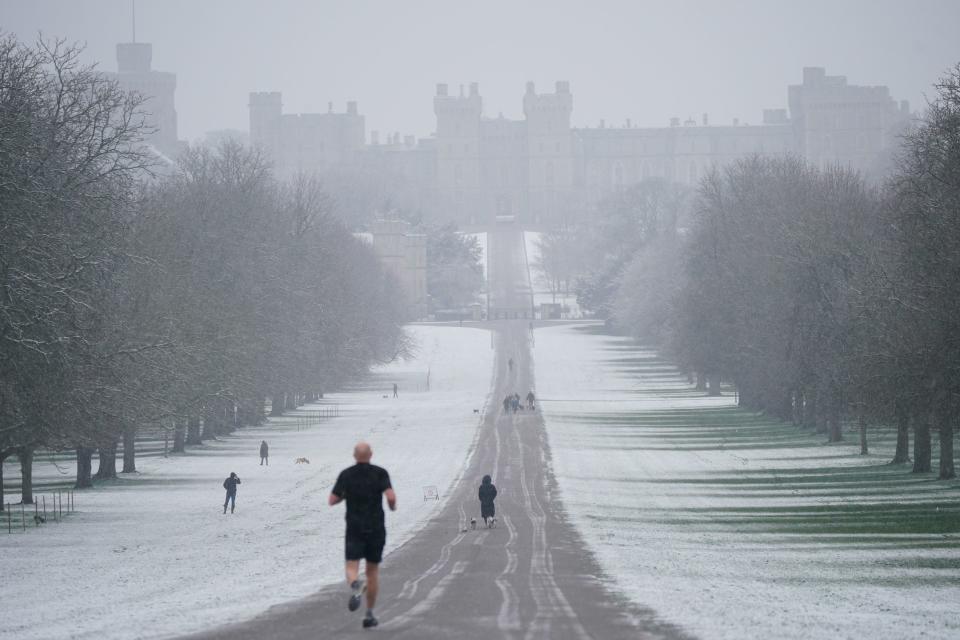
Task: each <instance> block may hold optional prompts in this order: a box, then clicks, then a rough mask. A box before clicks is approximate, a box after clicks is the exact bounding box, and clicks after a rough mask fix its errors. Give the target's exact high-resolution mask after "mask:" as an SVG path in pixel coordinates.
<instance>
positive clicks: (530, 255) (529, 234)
mask: <svg viewBox="0 0 960 640" xmlns="http://www.w3.org/2000/svg"><path fill="white" fill-rule="evenodd" d="M523 243H524V247H525V248H526V251H527V265H528V266H529V269H530V283H531V285H532V287H533V304H534V305H535V306H537V307H538V308H539V306H540V305H541V304H543V303H545V302H546V303H554V302H555V303H559V304H562V305H563V306H564V307H566V308H567V311H566V312H565V315H564V317H567V318H582V317H583V313H582V311H581V310H580V305H579V304H577V296H576V295H574V294H573V292H570V293H569V294H567V295H564V294H563V293H562V292H561V293H557V294H556V295H554V294H552V293H551V292H550V285H549V284H548V283H547V282H545V281H544V279H543V277H542V276H541V274H540V272H539V271H538V270H537V268H536V267H535V266H534V265H536V264H537V263H538V262H539V261H540V244H539V243H540V232H539V231H524V232H523Z"/></svg>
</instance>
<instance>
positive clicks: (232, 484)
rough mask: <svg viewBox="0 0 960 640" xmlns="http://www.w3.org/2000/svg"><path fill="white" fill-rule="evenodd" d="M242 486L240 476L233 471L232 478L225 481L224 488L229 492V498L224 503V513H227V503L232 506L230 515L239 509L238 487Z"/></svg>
mask: <svg viewBox="0 0 960 640" xmlns="http://www.w3.org/2000/svg"><path fill="white" fill-rule="evenodd" d="M238 484H240V476H238V475H237V474H236V473H234V472H233V471H231V472H230V477H229V478H227V479H226V480H224V481H223V488H224V489H226V490H227V497H226V498H225V499H224V501H223V512H224V513H226V512H227V503H229V504H230V513H233V510H234V509H235V508H236V507H237V485H238Z"/></svg>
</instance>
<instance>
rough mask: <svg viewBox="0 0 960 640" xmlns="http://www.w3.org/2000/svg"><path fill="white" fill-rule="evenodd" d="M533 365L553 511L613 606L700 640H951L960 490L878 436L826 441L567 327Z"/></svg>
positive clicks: (959, 626)
mask: <svg viewBox="0 0 960 640" xmlns="http://www.w3.org/2000/svg"><path fill="white" fill-rule="evenodd" d="M534 360H535V371H536V379H537V395H538V398H539V399H540V406H541V408H542V410H543V412H544V415H545V418H546V423H547V430H548V433H549V439H550V447H551V451H552V458H553V466H554V470H555V473H556V475H557V482H558V485H559V490H560V493H561V497H562V499H563V503H564V506H565V508H566V510H567V511H568V513H569V515H570V517H571V519H572V521H573V522H574V524H575V525H576V526H577V528H578V530H579V531H580V532H581V534H582V535H583V537H584V539H585V540H586V542H587V544H588V546H589V547H590V548H591V549H592V550H593V551H594V553H595V554H596V555H597V557H598V559H599V561H600V563H601V565H602V567H603V568H604V570H605V573H606V574H607V576H608V577H609V578H610V579H611V580H612V581H613V583H614V586H615V588H617V589H618V590H619V591H621V592H622V593H624V594H625V595H626V596H627V597H628V598H630V599H631V600H633V601H635V602H637V603H639V604H642V605H646V606H648V607H650V608H652V609H653V610H655V611H656V612H657V614H658V615H659V616H660V617H661V618H662V619H663V620H665V621H667V622H670V623H673V624H675V625H677V626H679V627H682V628H684V629H686V630H687V631H689V632H691V633H693V634H694V635H696V636H698V637H701V638H704V639H714V638H716V639H724V640H726V639H730V640H742V639H743V638H787V639H797V640H811V639H819V638H831V639H833V638H871V639H872V640H883V639H887V638H889V639H891V640H892V639H894V638H897V639H899V638H903V637H906V636H911V637H926V638H944V639H946V638H958V637H960V616H958V615H957V614H956V611H955V606H954V605H955V603H956V602H958V601H960V536H958V534H957V530H958V523H960V515H958V510H960V485H958V483H957V482H956V481H950V482H939V481H937V480H935V479H934V478H935V476H934V477H930V476H926V477H920V478H917V477H914V476H911V475H910V474H908V473H905V469H904V468H903V467H890V466H889V465H884V464H883V463H885V462H886V461H887V460H889V456H890V455H891V454H892V450H891V446H892V441H891V438H890V437H889V436H886V437H885V439H883V441H882V442H879V443H877V442H874V443H873V450H872V452H871V453H872V455H870V456H867V457H861V456H859V455H858V453H859V448H858V447H856V446H854V445H853V444H852V443H851V444H841V445H834V446H826V445H824V444H823V443H822V440H820V439H818V438H817V437H814V436H811V435H810V434H808V433H807V432H804V431H801V430H798V429H795V428H793V427H790V426H787V425H781V424H776V423H772V422H770V421H769V420H766V419H765V418H763V417H762V416H757V415H754V414H751V413H747V412H743V411H740V410H738V409H736V408H735V407H734V406H733V405H734V402H733V398H732V397H723V398H708V397H704V396H703V395H702V394H697V393H696V392H694V391H692V390H691V389H690V388H689V386H688V385H687V383H686V380H685V379H684V378H682V377H681V376H679V375H678V374H677V372H676V371H675V370H674V369H673V368H672V367H671V366H670V365H669V364H668V363H665V362H663V361H661V360H659V359H658V357H657V355H656V353H654V352H651V351H644V350H642V349H640V348H638V347H635V346H633V345H632V343H631V342H630V341H627V340H624V339H619V338H611V337H606V336H601V335H597V334H594V333H593V332H591V331H585V330H582V329H577V328H574V327H571V326H569V325H567V326H555V327H550V328H547V329H542V330H537V332H536V348H535V350H534ZM877 435H878V434H876V433H873V432H872V433H871V437H872V438H874V439H876V438H877ZM935 455H936V454H935Z"/></svg>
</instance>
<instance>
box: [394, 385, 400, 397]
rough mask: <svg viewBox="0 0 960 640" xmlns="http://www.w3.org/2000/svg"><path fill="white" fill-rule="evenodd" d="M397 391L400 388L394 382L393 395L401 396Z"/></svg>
mask: <svg viewBox="0 0 960 640" xmlns="http://www.w3.org/2000/svg"><path fill="white" fill-rule="evenodd" d="M397 391H399V389H398V388H397V383H396V382H394V383H393V397H394V398H398V397H400V396H399V395H397Z"/></svg>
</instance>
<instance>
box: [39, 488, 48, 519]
mask: <svg viewBox="0 0 960 640" xmlns="http://www.w3.org/2000/svg"><path fill="white" fill-rule="evenodd" d="M40 499H41V500H43V519H44V520H46V519H47V494H43V495H42V496H40Z"/></svg>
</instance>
